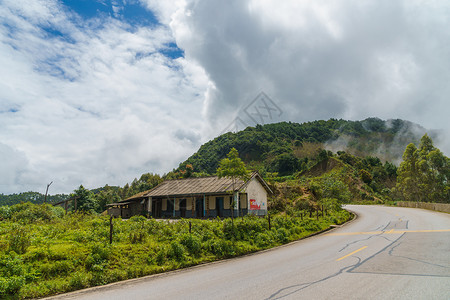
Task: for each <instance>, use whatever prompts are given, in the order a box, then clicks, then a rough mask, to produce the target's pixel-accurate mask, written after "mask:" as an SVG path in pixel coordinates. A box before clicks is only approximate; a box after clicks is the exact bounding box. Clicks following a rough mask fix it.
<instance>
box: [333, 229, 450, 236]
mask: <svg viewBox="0 0 450 300" xmlns="http://www.w3.org/2000/svg"><path fill="white" fill-rule="evenodd" d="M431 232H450V229H437V230H394V229H391V230H389V231H367V232H336V233H333V232H332V233H328V234H327V235H337V236H338V235H376V234H402V233H431Z"/></svg>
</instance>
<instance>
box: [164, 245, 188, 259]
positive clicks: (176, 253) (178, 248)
mask: <svg viewBox="0 0 450 300" xmlns="http://www.w3.org/2000/svg"><path fill="white" fill-rule="evenodd" d="M184 252H185V250H184V247H183V245H181V244H180V243H178V242H176V241H173V242H172V243H170V248H169V253H168V255H169V257H170V258H172V259H175V260H176V261H178V262H181V261H183V259H184Z"/></svg>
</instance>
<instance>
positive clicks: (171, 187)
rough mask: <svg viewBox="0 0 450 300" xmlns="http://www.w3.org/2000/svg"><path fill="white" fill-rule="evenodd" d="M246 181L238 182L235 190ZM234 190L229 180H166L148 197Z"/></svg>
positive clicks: (149, 193) (207, 178)
mask: <svg viewBox="0 0 450 300" xmlns="http://www.w3.org/2000/svg"><path fill="white" fill-rule="evenodd" d="M243 185H244V181H242V180H237V182H236V186H235V189H237V190H239V189H240V188H241V187H242V186H243ZM231 190H233V182H232V180H231V179H229V178H225V177H222V178H219V177H217V176H212V177H198V178H186V179H173V180H166V181H164V182H163V183H161V184H160V185H158V186H157V187H155V188H154V189H152V190H150V191H148V192H147V194H146V195H145V196H146V197H158V196H167V195H170V196H176V195H193V194H217V193H225V192H228V191H231Z"/></svg>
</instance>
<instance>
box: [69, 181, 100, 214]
mask: <svg viewBox="0 0 450 300" xmlns="http://www.w3.org/2000/svg"><path fill="white" fill-rule="evenodd" d="M70 197H71V198H76V201H77V210H81V211H85V212H95V211H96V210H97V209H98V203H97V201H96V200H95V198H94V193H92V192H91V191H90V190H88V189H86V188H84V186H83V185H80V187H79V188H78V189H76V190H74V193H73V194H71V195H70Z"/></svg>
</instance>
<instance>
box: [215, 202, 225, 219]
mask: <svg viewBox="0 0 450 300" xmlns="http://www.w3.org/2000/svg"><path fill="white" fill-rule="evenodd" d="M216 214H217V216H218V217H219V218H222V217H223V197H216Z"/></svg>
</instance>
